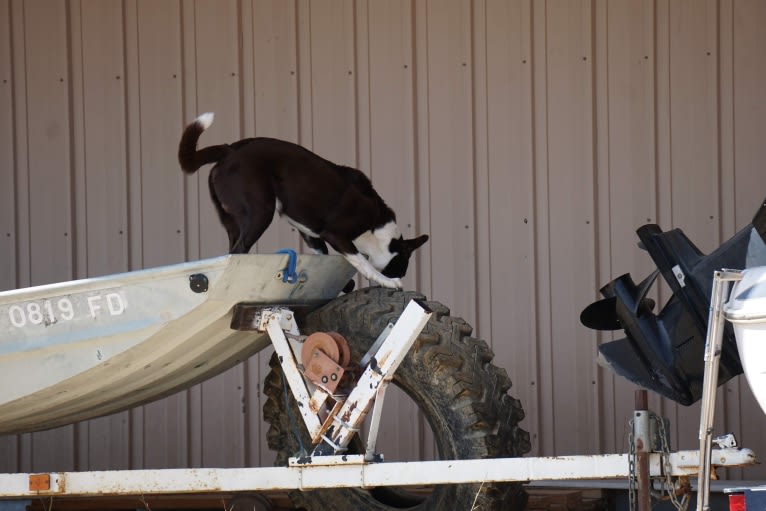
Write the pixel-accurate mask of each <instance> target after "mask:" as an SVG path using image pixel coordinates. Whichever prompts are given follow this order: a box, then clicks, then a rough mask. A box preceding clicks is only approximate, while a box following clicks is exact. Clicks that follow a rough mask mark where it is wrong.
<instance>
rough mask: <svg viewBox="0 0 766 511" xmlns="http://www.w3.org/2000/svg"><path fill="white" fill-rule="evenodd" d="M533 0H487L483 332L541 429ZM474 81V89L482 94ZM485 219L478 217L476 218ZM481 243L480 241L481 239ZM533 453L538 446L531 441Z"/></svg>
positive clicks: (531, 422)
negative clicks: (486, 320)
mask: <svg viewBox="0 0 766 511" xmlns="http://www.w3.org/2000/svg"><path fill="white" fill-rule="evenodd" d="M531 23H532V18H531V5H530V4H529V2H527V1H526V0H522V1H517V2H507V1H505V0H490V1H488V2H487V10H486V31H487V33H486V40H487V41H486V52H487V55H486V60H487V64H486V72H487V78H486V88H487V89H486V94H487V114H486V115H487V128H486V136H487V143H486V151H487V156H486V157H487V166H488V168H487V172H488V175H487V178H486V180H487V196H486V198H485V199H483V200H478V201H477V206H478V205H479V204H481V203H482V202H484V201H486V206H487V207H488V208H489V211H488V215H487V218H486V222H487V230H488V232H487V240H486V244H487V250H488V252H489V261H490V263H491V266H490V268H489V269H488V270H485V272H486V273H488V278H487V285H488V290H489V303H487V304H486V308H487V309H488V310H489V311H490V312H491V318H490V321H491V323H490V324H491V330H490V333H481V335H482V336H484V337H486V338H487V340H488V341H489V340H490V338H491V342H492V349H493V351H494V352H495V363H496V364H497V365H499V366H501V367H504V368H506V369H507V370H508V373H509V375H510V377H511V380H512V381H513V383H514V387H513V389H512V395H514V396H515V397H517V398H518V399H521V402H522V404H523V405H525V410H526V411H527V419H526V421H525V423H524V427H525V428H526V429H529V430H530V432H531V433H532V432H536V431H537V423H538V420H539V419H538V417H537V412H536V410H535V408H530V407H528V406H526V403H533V402H534V401H535V399H536V389H535V386H536V382H537V381H538V379H539V377H540V375H539V374H538V371H537V363H536V361H537V352H536V350H535V346H536V343H535V342H534V340H535V338H536V335H537V330H536V326H535V313H536V308H535V300H534V297H535V294H536V292H535V289H534V272H535V271H536V264H535V258H534V231H533V229H534V227H533V226H534V223H535V218H534V216H533V211H534V161H533V140H532V115H533V114H532V56H531V54H530V51H531V35H532V27H531ZM478 92H479V91H478V88H477V93H478ZM480 222H481V220H480V219H477V224H479V223H480ZM480 244H481V242H480ZM533 444H534V445H533V452H535V450H536V449H537V448H538V447H539V445H538V444H537V442H534V443H533Z"/></svg>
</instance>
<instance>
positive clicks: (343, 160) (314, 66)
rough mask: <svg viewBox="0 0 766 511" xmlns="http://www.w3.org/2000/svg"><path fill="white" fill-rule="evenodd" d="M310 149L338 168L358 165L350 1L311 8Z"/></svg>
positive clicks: (331, 0) (323, 1)
mask: <svg viewBox="0 0 766 511" xmlns="http://www.w3.org/2000/svg"><path fill="white" fill-rule="evenodd" d="M309 16H310V20H309V21H310V41H311V64H310V65H311V71H310V72H311V74H310V77H309V79H310V83H311V106H310V108H311V119H312V137H311V145H307V144H306V142H307V141H305V140H303V142H304V145H307V147H309V148H310V149H312V150H313V151H315V152H316V153H318V154H319V155H321V156H322V157H324V158H327V159H328V160H331V161H333V162H335V163H338V164H341V165H350V166H352V167H353V166H356V162H357V149H356V144H357V140H356V135H357V131H356V94H355V81H356V76H355V75H356V69H355V67H356V66H355V63H354V8H353V4H352V3H351V1H350V0H344V1H335V0H313V1H311V2H310V3H309Z"/></svg>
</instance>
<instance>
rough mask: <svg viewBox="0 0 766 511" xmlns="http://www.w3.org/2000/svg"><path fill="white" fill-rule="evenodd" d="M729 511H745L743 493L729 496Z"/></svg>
mask: <svg viewBox="0 0 766 511" xmlns="http://www.w3.org/2000/svg"><path fill="white" fill-rule="evenodd" d="M729 511H747V506H745V494H744V493H740V494H739V495H729Z"/></svg>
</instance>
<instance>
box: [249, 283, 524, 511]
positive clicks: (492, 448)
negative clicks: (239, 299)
mask: <svg viewBox="0 0 766 511" xmlns="http://www.w3.org/2000/svg"><path fill="white" fill-rule="evenodd" d="M412 298H415V299H418V300H423V301H424V300H425V297H423V296H422V295H419V294H417V293H413V292H402V291H393V290H390V289H383V288H366V289H361V290H359V291H356V292H353V293H350V294H347V295H344V296H342V297H341V298H338V299H336V300H334V301H332V302H330V303H329V304H327V305H325V306H324V307H322V308H320V309H318V310H316V311H314V312H313V313H311V314H310V315H309V317H308V318H307V321H306V323H305V324H304V325H301V329H302V333H304V334H308V333H312V332H315V331H336V332H339V333H341V334H342V335H343V336H344V337H345V338H346V339H347V340H348V342H349V344H350V347H351V352H352V360H359V359H360V358H361V357H362V355H363V354H364V353H365V352H366V351H367V349H368V348H369V346H370V345H371V344H372V343H373V342H374V341H375V339H376V338H377V337H378V335H379V334H380V332H382V331H383V329H384V328H385V326H386V325H387V324H388V323H389V322H392V323H393V322H396V320H397V318H398V317H399V315H400V314H401V313H402V311H403V310H404V308H405V306H406V305H407V303H409V300H410V299H412ZM426 303H427V306H428V307H429V308H430V309H431V310H432V311H433V312H434V314H433V316H432V317H431V320H430V321H429V322H428V324H427V325H426V327H425V328H424V329H423V332H422V333H421V334H420V336H419V337H418V338H417V340H416V341H415V344H414V345H413V347H412V349H411V350H410V352H409V353H408V354H407V356H406V357H405V359H404V361H403V362H402V364H401V365H400V366H399V368H398V369H397V371H396V373H395V374H394V378H393V383H394V384H395V385H397V386H398V387H399V388H400V389H402V390H403V391H404V392H405V393H406V394H407V395H408V396H409V397H410V398H411V399H412V400H413V401H414V402H415V403H416V404H417V406H418V407H419V408H420V410H421V411H422V413H423V414H424V415H425V417H426V419H427V421H428V423H429V425H430V427H431V429H432V431H433V435H434V438H435V442H436V446H437V450H438V456H439V459H477V458H497V457H515V456H521V455H523V454H525V453H526V452H528V451H529V449H530V444H529V434H528V433H527V432H526V431H524V430H523V429H521V428H519V426H518V423H519V421H520V420H521V419H522V418H523V417H524V411H523V410H522V408H521V404H520V403H519V401H518V400H516V399H514V398H512V397H511V396H509V395H508V390H509V389H510V387H511V380H510V379H509V378H508V375H507V374H506V372H505V370H503V369H500V368H498V367H496V366H494V365H493V364H492V363H491V362H492V358H493V357H494V354H493V353H492V351H491V350H490V349H489V347H488V346H487V343H486V342H484V341H482V340H479V339H474V338H472V337H471V336H470V334H471V331H472V328H471V326H470V325H469V324H467V323H466V322H465V321H463V320H462V319H459V318H454V317H451V316H450V315H449V309H447V307H445V306H444V305H442V304H440V303H438V302H426ZM271 367H272V370H271V372H270V373H269V375H268V377H267V378H266V381H265V388H264V392H265V393H266V395H267V396H268V400H267V401H266V404H265V405H264V407H263V412H264V417H265V419H266V421H267V422H269V423H270V425H271V427H270V429H269V432H268V444H269V447H270V448H271V449H273V450H275V451H277V459H276V464H277V465H282V466H284V465H287V459H288V458H289V457H290V456H294V455H296V454H297V453H298V452H299V451H300V446H301V442H302V443H303V445H304V446H305V447H306V449H307V450H310V449H311V445H310V441H309V440H308V435H307V434H306V428H305V427H304V426H303V423H302V421H301V418H300V413H299V412H298V410H297V406H296V404H295V402H294V401H293V400H292V395H290V397H289V401H290V406H291V408H292V409H291V410H290V412H289V413H288V410H287V405H286V393H285V387H284V384H283V377H282V370H281V367H280V365H279V363H278V362H277V361H276V359H275V358H272V361H271ZM298 432H300V434H301V435H302V437H303V438H302V440H301V441H300V442H299V440H298V439H297V438H296V434H298ZM352 445H353V444H352ZM290 497H291V498H292V500H293V502H294V503H295V504H296V506H297V507H301V508H305V509H307V510H309V511H314V510H316V511H319V510H322V511H326V510H328V509H332V510H336V511H361V510H364V511H376V510H394V509H410V510H418V511H427V510H428V511H444V510H456V511H460V510H485V511H486V510H498V511H499V510H503V511H508V510H522V509H524V508H525V505H526V500H527V496H526V493H525V492H524V490H523V488H522V487H521V485H519V484H514V483H502V484H498V483H484V484H460V485H457V484H450V485H439V486H436V487H434V489H433V491H432V492H431V493H430V495H428V496H427V497H423V496H418V495H415V494H412V493H409V492H407V491H405V489H403V488H402V489H400V488H378V489H373V490H363V489H357V488H350V489H319V490H312V491H307V492H300V491H294V492H291V494H290Z"/></svg>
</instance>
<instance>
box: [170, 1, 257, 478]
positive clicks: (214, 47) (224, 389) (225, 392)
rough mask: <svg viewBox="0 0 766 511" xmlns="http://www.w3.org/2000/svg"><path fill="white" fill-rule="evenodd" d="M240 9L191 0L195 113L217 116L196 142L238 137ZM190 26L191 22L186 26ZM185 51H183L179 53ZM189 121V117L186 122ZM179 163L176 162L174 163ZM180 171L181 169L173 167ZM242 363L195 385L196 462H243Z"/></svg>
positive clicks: (209, 216) (204, 233)
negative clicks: (197, 398) (197, 405)
mask: <svg viewBox="0 0 766 511" xmlns="http://www.w3.org/2000/svg"><path fill="white" fill-rule="evenodd" d="M238 17H239V12H238V9H237V4H236V2H235V1H233V0H229V1H227V2H219V1H217V0H207V1H198V2H196V3H195V4H194V20H195V25H194V27H193V32H194V38H193V44H195V51H194V57H195V62H194V68H195V69H196V71H197V73H196V77H194V86H195V88H196V105H197V108H196V112H192V115H191V116H190V119H189V120H191V118H192V117H196V115H198V114H201V113H203V112H215V114H216V121H215V123H214V124H213V126H212V127H211V128H210V129H209V130H208V131H206V132H205V134H204V135H203V136H202V138H201V140H200V147H206V146H209V145H214V144H224V143H231V142H234V141H235V140H238V139H240V138H241V130H240V116H241V107H240V101H239V98H240V74H241V73H240V68H239V61H240V55H239V26H238ZM185 28H186V29H191V28H192V27H185ZM184 53H185V54H186V53H187V52H184ZM187 122H188V121H187ZM176 167H177V168H178V166H177V165H176ZM211 168H212V165H207V166H205V168H203V169H200V170H199V171H198V172H197V174H196V176H194V177H187V178H186V179H189V180H190V179H195V180H197V186H196V187H195V188H196V189H197V191H198V195H197V197H195V200H194V202H193V203H194V204H196V206H197V207H198V208H199V220H198V224H197V225H191V226H190V227H191V228H193V229H199V240H200V241H199V243H200V247H199V255H200V257H212V256H214V255H221V254H224V253H226V252H227V248H228V236H227V235H226V231H225V229H224V228H223V226H221V223H220V221H219V220H218V214H217V213H216V211H215V208H214V207H213V204H212V201H211V200H210V197H209V192H208V185H207V182H208V176H209V174H210V169H211ZM178 172H181V171H180V168H179V170H178ZM243 388H244V368H243V366H242V365H238V366H236V367H233V368H231V369H230V370H228V371H226V372H225V373H223V374H220V375H218V376H216V377H215V378H212V379H210V380H208V381H206V382H204V383H202V384H200V386H199V392H200V398H201V409H200V410H199V414H193V415H191V416H190V421H191V422H195V423H198V424H195V426H196V427H198V428H199V431H200V435H201V438H200V440H201V442H202V443H201V459H200V462H201V466H206V467H211V466H228V467H242V466H244V465H245V454H246V452H245V449H243V448H242V446H243V445H244V444H245V416H244V414H243V406H242V400H243V398H244V395H243V394H244V391H243Z"/></svg>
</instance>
